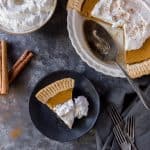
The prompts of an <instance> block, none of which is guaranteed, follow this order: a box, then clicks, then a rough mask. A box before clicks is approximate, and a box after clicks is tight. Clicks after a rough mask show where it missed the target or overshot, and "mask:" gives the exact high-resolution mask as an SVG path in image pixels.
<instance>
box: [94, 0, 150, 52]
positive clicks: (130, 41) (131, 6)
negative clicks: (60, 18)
mask: <svg viewBox="0 0 150 150" xmlns="http://www.w3.org/2000/svg"><path fill="white" fill-rule="evenodd" d="M91 14H92V16H94V17H96V18H99V19H101V20H103V21H105V22H107V23H110V24H112V27H122V28H123V29H124V35H125V50H136V49H139V48H140V47H142V45H143V43H144V42H145V41H146V39H148V38H149V37H150V17H149V16H150V1H149V0H100V1H99V2H98V3H97V4H96V5H95V7H94V9H93V10H92V12H91Z"/></svg>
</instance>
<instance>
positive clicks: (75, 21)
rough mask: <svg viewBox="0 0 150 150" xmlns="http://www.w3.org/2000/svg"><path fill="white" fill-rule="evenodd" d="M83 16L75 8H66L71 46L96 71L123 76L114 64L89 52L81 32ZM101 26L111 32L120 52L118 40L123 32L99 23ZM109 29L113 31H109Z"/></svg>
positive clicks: (121, 38)
mask: <svg viewBox="0 0 150 150" xmlns="http://www.w3.org/2000/svg"><path fill="white" fill-rule="evenodd" d="M84 19H85V18H84V17H82V16H81V15H80V14H79V13H78V12H76V11H75V10H68V16H67V29H68V32H69V38H70V40H71V42H72V45H73V47H74V48H75V50H76V52H77V53H78V54H79V56H80V57H81V59H82V60H83V61H85V62H86V63H87V64H88V65H89V66H90V67H92V68H94V69H95V70H96V71H98V72H101V73H103V74H105V75H109V76H113V77H122V78H123V77H125V76H124V74H123V73H122V71H121V70H120V69H119V68H118V67H117V66H116V65H114V64H108V63H106V62H104V61H102V60H100V59H98V58H97V57H96V56H94V54H93V53H92V52H91V50H90V48H89V46H88V45H87V42H86V41H85V38H84V34H83V22H84ZM101 25H102V26H103V27H105V29H106V30H107V31H108V30H109V31H108V32H109V33H110V34H111V36H112V37H113V39H114V40H115V42H116V44H117V46H118V49H119V50H120V52H119V53H120V54H121V53H122V52H123V50H122V48H121V47H122V45H121V44H120V43H121V42H120V41H123V33H122V31H121V30H116V31H114V30H112V27H111V26H108V27H107V28H106V24H103V23H101ZM111 31H113V32H112V33H111ZM119 57H120V58H119V59H120V63H122V62H121V61H122V58H121V55H120V56H119Z"/></svg>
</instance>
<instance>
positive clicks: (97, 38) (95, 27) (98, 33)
mask: <svg viewBox="0 0 150 150" xmlns="http://www.w3.org/2000/svg"><path fill="white" fill-rule="evenodd" d="M83 30H84V35H85V40H86V41H87V43H88V45H89V47H90V48H91V51H92V52H93V53H94V54H95V55H96V56H97V57H98V58H99V59H101V60H103V61H105V62H108V63H114V64H116V65H117V66H118V67H119V68H120V69H121V70H122V72H123V73H124V75H125V76H126V78H127V80H128V81H129V83H130V85H131V86H132V88H133V90H134V91H135V92H136V93H137V95H138V97H139V98H140V100H141V102H142V103H143V104H144V106H145V108H147V109H150V104H148V102H147V101H146V100H145V98H144V94H143V92H142V91H141V90H140V88H139V87H138V86H137V85H136V83H135V82H134V80H133V79H131V78H130V77H129V75H128V73H127V72H126V70H125V69H124V67H123V66H122V65H121V64H120V63H119V61H118V60H117V55H118V49H117V47H116V45H115V43H114V40H113V39H112V37H111V35H110V34H109V33H108V32H107V31H106V29H105V28H104V27H102V26H101V25H100V24H98V23H96V22H95V21H92V20H85V22H84V24H83Z"/></svg>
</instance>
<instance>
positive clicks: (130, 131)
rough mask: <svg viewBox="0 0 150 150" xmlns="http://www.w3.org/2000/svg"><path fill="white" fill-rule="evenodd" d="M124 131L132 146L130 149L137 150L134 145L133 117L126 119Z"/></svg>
mask: <svg viewBox="0 0 150 150" xmlns="http://www.w3.org/2000/svg"><path fill="white" fill-rule="evenodd" d="M125 131H126V135H127V138H128V140H129V142H130V143H131V145H132V148H133V149H134V150H137V148H136V146H135V144H134V142H135V120H134V117H133V116H130V117H128V118H127V123H126V127H125Z"/></svg>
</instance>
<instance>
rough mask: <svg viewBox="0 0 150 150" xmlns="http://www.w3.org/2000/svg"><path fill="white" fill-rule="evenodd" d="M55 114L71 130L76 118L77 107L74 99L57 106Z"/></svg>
mask: <svg viewBox="0 0 150 150" xmlns="http://www.w3.org/2000/svg"><path fill="white" fill-rule="evenodd" d="M54 112H55V113H56V114H57V115H58V116H59V117H60V119H61V120H62V121H64V123H65V124H66V125H67V126H68V127H69V128H70V129H71V128H72V125H73V123H74V118H75V107H74V102H73V100H72V99H70V100H68V101H67V102H65V103H64V104H59V105H56V107H55V108H54Z"/></svg>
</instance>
